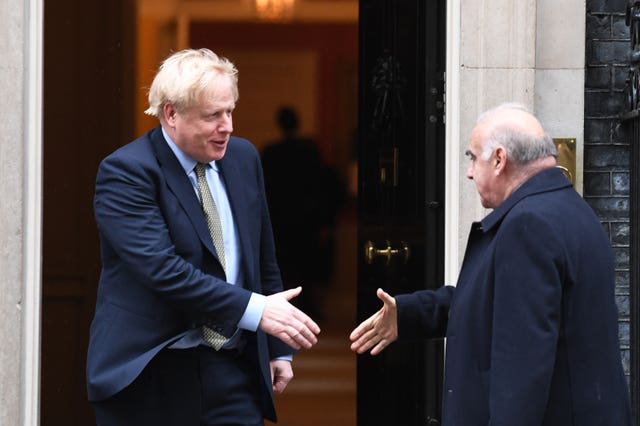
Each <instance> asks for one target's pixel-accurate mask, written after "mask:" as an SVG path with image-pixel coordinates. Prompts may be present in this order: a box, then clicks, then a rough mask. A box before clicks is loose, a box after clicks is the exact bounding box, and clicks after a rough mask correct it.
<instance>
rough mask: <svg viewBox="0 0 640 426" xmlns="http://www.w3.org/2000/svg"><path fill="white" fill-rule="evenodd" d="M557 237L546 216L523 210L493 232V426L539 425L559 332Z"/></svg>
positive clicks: (559, 248) (561, 255)
mask: <svg viewBox="0 0 640 426" xmlns="http://www.w3.org/2000/svg"><path fill="white" fill-rule="evenodd" d="M514 214H515V213H514ZM558 235H560V234H559V232H558V231H557V230H554V228H553V225H552V224H551V223H549V222H548V221H547V220H546V219H545V218H544V217H541V216H540V215H537V214H532V213H524V214H519V215H516V217H515V218H514V217H511V218H507V219H505V222H504V223H503V224H502V225H501V228H500V230H499V234H498V235H497V236H496V252H495V256H494V265H493V267H494V270H495V278H494V285H495V287H494V307H493V325H492V327H493V341H492V344H491V376H490V384H489V386H490V395H489V404H490V415H491V424H492V425H514V424H518V425H521V426H529V425H531V426H533V425H540V424H542V421H543V418H542V416H543V415H544V412H545V407H546V404H547V401H548V398H549V388H550V383H551V378H552V374H553V370H554V363H555V354H556V345H557V342H558V336H559V333H560V329H559V328H560V315H561V303H562V277H563V265H564V260H563V259H564V258H565V256H564V253H563V251H564V248H563V244H562V242H561V241H560V238H559V237H558Z"/></svg>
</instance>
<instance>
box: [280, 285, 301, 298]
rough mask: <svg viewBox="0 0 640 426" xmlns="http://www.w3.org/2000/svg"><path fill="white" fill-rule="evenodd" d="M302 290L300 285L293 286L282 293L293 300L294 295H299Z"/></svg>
mask: <svg viewBox="0 0 640 426" xmlns="http://www.w3.org/2000/svg"><path fill="white" fill-rule="evenodd" d="M301 292H302V287H301V286H298V287H296V288H292V289H290V290H284V291H281V292H280V294H281V295H282V296H283V297H284V298H285V299H287V300H291V299H293V298H294V297H297V296H299V295H300V293H301Z"/></svg>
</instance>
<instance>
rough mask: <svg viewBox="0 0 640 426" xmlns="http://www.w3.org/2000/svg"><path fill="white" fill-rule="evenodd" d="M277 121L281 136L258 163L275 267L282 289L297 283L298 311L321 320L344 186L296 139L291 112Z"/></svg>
mask: <svg viewBox="0 0 640 426" xmlns="http://www.w3.org/2000/svg"><path fill="white" fill-rule="evenodd" d="M276 120H277V124H278V127H279V128H280V130H281V134H282V135H281V138H280V139H279V140H276V141H273V142H272V143H271V144H268V145H267V146H266V148H265V149H264V150H263V152H262V164H263V168H264V177H265V188H266V191H267V200H268V203H269V212H270V215H271V222H272V227H273V232H274V237H275V241H276V254H277V258H278V264H279V265H280V270H281V273H282V279H283V282H284V286H285V288H293V287H296V286H298V285H302V288H303V290H302V293H301V295H300V296H299V297H298V298H297V304H298V305H299V307H300V308H301V309H303V310H304V311H305V312H307V313H308V314H309V315H310V316H311V317H313V318H316V320H319V321H321V320H322V319H323V295H324V293H325V290H326V288H327V286H328V284H329V282H330V280H331V276H332V272H333V257H334V252H333V245H334V235H333V232H334V225H335V221H336V216H337V214H338V212H339V210H340V207H341V205H342V203H343V201H344V199H345V196H346V194H345V188H344V184H343V182H342V180H341V178H340V177H339V174H338V173H337V172H336V171H335V170H334V169H333V168H332V167H329V166H328V165H327V164H325V163H324V162H323V160H322V156H321V155H320V151H319V149H318V147H317V144H316V142H315V141H314V140H313V139H311V138H305V137H301V136H300V135H299V133H298V132H299V125H300V121H299V118H298V114H297V112H296V110H295V109H294V108H292V107H289V106H285V107H281V108H280V109H279V110H278V111H277V114H276Z"/></svg>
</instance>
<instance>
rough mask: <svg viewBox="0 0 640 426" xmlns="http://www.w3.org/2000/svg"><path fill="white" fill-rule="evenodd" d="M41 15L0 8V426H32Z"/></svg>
mask: <svg viewBox="0 0 640 426" xmlns="http://www.w3.org/2000/svg"><path fill="white" fill-rule="evenodd" d="M41 10H42V8H41V0H40V1H38V0H24V1H3V2H0V57H2V61H1V63H0V93H2V102H0V198H1V200H2V201H1V202H0V341H1V342H2V345H0V425H3V426H4V425H7V426H10V425H37V424H38V387H39V355H38V352H39V330H40V328H39V317H40V305H39V300H40V296H39V294H40V238H41V236H40V228H41V226H40V222H41V214H40V212H41V207H40V206H41V200H40V199H41V196H40V194H41V192H40V176H41V162H40V131H39V129H40V128H41V115H40V112H39V108H40V106H41V102H39V99H40V97H41V90H40V87H41V72H40V70H41V62H42V61H41V59H40V58H41V56H40V55H39V53H41V42H40V40H41V34H42V26H41V23H39V18H40V17H41ZM38 52H39V53H38Z"/></svg>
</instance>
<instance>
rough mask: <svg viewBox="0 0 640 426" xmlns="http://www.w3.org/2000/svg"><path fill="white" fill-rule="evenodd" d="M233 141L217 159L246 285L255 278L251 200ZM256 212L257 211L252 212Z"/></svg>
mask: <svg viewBox="0 0 640 426" xmlns="http://www.w3.org/2000/svg"><path fill="white" fill-rule="evenodd" d="M232 143H233V138H232V139H231V140H230V141H229V146H227V153H226V154H225V156H224V157H223V158H222V159H221V160H219V161H217V164H218V168H219V170H220V174H221V176H222V178H223V179H224V184H225V187H226V190H227V197H228V198H229V203H230V204H231V210H232V213H233V218H234V220H235V223H236V229H237V231H238V240H239V242H240V253H241V256H240V262H241V265H242V268H243V271H244V277H245V279H244V282H245V285H248V283H252V282H254V281H255V280H254V279H253V276H252V274H251V272H252V268H249V267H248V265H250V264H251V262H250V259H248V257H249V256H251V253H252V250H251V241H250V238H249V237H250V236H249V235H248V229H249V223H250V222H249V216H248V210H249V208H248V205H249V202H248V200H247V196H246V190H245V188H244V186H245V185H246V179H245V178H244V176H243V175H242V173H241V172H240V170H239V168H238V165H237V163H236V162H235V161H234V160H235V159H234V155H233V154H232V153H231V152H230V151H232V150H233V148H232V147H231V144H232ZM252 214H255V212H252Z"/></svg>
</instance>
